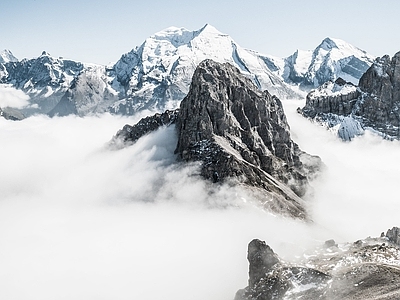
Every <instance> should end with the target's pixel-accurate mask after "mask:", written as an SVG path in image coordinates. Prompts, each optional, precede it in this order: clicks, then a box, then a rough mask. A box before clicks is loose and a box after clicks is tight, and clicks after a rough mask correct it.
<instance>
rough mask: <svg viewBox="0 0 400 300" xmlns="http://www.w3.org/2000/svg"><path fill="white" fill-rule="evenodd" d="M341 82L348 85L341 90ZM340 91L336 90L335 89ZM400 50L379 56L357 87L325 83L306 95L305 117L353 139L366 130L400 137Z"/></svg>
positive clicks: (385, 136)
mask: <svg viewBox="0 0 400 300" xmlns="http://www.w3.org/2000/svg"><path fill="white" fill-rule="evenodd" d="M338 85H341V86H343V87H345V88H341V89H338V88H337V86H338ZM334 89H336V90H337V91H336V92H334V91H333V90H334ZM399 109H400V52H398V53H396V54H395V55H394V56H393V58H392V59H390V57H389V56H387V55H386V56H383V57H382V58H377V59H376V60H375V62H374V64H373V65H372V66H371V67H370V68H369V69H368V70H367V71H366V72H365V74H363V76H362V77H361V78H360V82H359V85H358V87H355V86H352V87H351V86H350V84H349V83H343V80H342V81H341V83H340V84H339V83H337V82H336V83H335V85H334V86H333V85H332V83H331V84H325V85H322V86H321V87H319V88H318V89H316V90H314V91H311V92H310V93H309V94H308V95H307V101H306V105H305V107H304V108H302V109H301V110H299V112H300V113H302V114H303V115H304V116H305V117H308V118H311V119H313V120H316V121H317V122H319V123H322V124H324V125H326V126H327V127H329V128H333V127H336V128H337V129H338V134H339V136H340V137H341V138H342V139H344V140H351V139H352V138H353V137H354V136H356V135H360V134H362V133H363V132H364V130H365V129H368V130H372V131H374V132H376V133H378V134H380V135H382V136H383V137H384V138H387V139H400V112H399V111H400V110H399Z"/></svg>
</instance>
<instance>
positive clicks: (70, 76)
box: [0, 24, 372, 115]
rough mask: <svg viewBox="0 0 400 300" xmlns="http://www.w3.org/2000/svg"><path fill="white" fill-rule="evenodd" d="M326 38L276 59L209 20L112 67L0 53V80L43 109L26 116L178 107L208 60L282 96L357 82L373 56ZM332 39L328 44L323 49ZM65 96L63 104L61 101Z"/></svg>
mask: <svg viewBox="0 0 400 300" xmlns="http://www.w3.org/2000/svg"><path fill="white" fill-rule="evenodd" d="M324 44H325V46H324V47H322V46H321V47H319V48H318V49H317V50H311V51H300V50H298V51H296V52H295V53H294V54H293V55H292V56H290V57H288V58H276V57H272V56H269V55H264V54H260V53H258V52H256V51H253V50H247V49H244V48H242V47H240V45H238V44H237V43H236V42H235V41H234V40H233V39H232V38H231V37H230V36H229V35H228V34H225V33H221V32H220V31H218V30H217V29H216V28H215V27H213V26H212V25H210V24H206V25H205V26H203V27H202V28H200V29H199V30H194V31H191V30H188V29H186V28H183V27H181V28H179V27H169V28H167V29H164V30H162V31H160V32H157V33H155V34H154V35H152V36H150V37H149V38H147V39H146V40H145V41H144V42H143V43H142V44H141V45H139V46H136V47H134V48H133V49H132V50H131V51H129V52H128V53H126V54H123V55H122V56H121V58H120V59H119V60H118V61H117V62H116V63H115V64H114V65H110V66H107V67H104V66H98V65H95V64H87V63H80V62H76V61H72V60H66V59H57V58H53V57H51V55H50V54H49V53H47V52H45V51H44V52H43V53H42V55H41V56H40V57H37V58H34V59H24V60H23V62H19V63H17V64H16V65H15V66H13V65H12V64H7V62H9V61H15V62H17V60H16V58H15V59H14V58H10V56H9V55H8V58H7V59H5V60H6V61H5V62H2V61H1V60H0V63H1V66H0V83H6V84H12V85H13V87H15V88H17V89H20V90H22V91H23V92H25V93H27V94H28V95H29V96H30V98H31V104H33V106H31V107H34V106H38V108H37V109H36V110H31V111H24V113H26V114H27V115H30V114H32V113H46V114H48V113H49V112H50V111H52V113H51V114H53V113H54V112H56V114H61V115H63V114H69V113H78V114H79V115H85V114H88V113H101V112H104V111H108V112H111V113H117V114H124V115H132V114H135V113H136V112H138V111H139V110H144V109H148V110H151V111H154V112H162V111H164V110H165V109H175V108H177V107H179V103H180V102H181V101H182V99H183V98H184V97H185V96H186V94H187V93H188V91H189V85H190V82H191V77H192V76H193V73H194V70H195V69H196V67H197V66H198V64H199V63H200V62H201V61H203V60H205V59H212V60H214V61H217V62H220V63H225V62H228V63H230V64H232V65H234V66H235V67H237V68H238V69H239V70H240V71H241V73H242V74H244V75H246V76H247V77H248V78H250V79H251V80H252V81H253V83H254V84H255V85H256V86H257V87H258V89H260V90H268V91H269V92H270V93H271V94H272V95H276V96H278V97H279V98H280V99H286V98H302V97H304V96H305V93H304V91H301V90H300V91H299V86H300V89H303V90H305V91H307V92H308V91H309V90H310V89H311V88H314V87H317V86H319V85H321V84H323V83H324V82H326V81H328V80H333V81H334V80H335V79H336V78H337V77H342V78H344V79H345V80H346V81H351V82H353V83H357V82H358V79H359V78H360V77H361V75H362V74H363V72H364V71H365V70H366V69H367V68H368V67H369V65H370V64H371V63H372V61H370V60H369V56H368V55H366V54H365V53H363V54H360V51H358V50H357V49H356V48H355V47H353V48H352V47H344V48H343V47H342V46H341V45H342V44H343V43H341V42H339V40H337V39H329V40H328V39H326V40H325V42H324ZM333 44H335V45H336V46H337V47H338V48H336V47H333ZM329 45H330V46H329ZM328 46H329V47H330V48H331V49H330V50H329V51H327V50H324V49H323V48H325V49H328V48H329V47H328ZM343 49H347V50H346V51H344V50H343ZM335 53H336V54H335ZM3 60H4V59H3ZM61 66H62V67H61ZM77 66H78V67H77ZM80 66H81V67H80ZM17 73H18V74H17ZM33 73H35V76H34V77H32V74H33ZM78 77H79V78H78ZM49 78H50V80H49ZM57 78H58V79H57ZM59 79H61V80H59ZM67 92H68V94H66V93H67ZM61 99H63V100H62V101H63V102H64V103H61V104H59V103H60V101H61ZM66 99H69V100H68V103H66V102H65V101H66ZM56 106H57V109H55V108H56ZM67 107H69V108H72V107H75V108H76V109H66V108H67ZM60 108H62V109H61V110H60ZM53 109H55V110H54V111H53Z"/></svg>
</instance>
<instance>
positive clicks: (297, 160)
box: [114, 59, 320, 219]
mask: <svg viewBox="0 0 400 300" xmlns="http://www.w3.org/2000/svg"><path fill="white" fill-rule="evenodd" d="M173 123H175V124H176V130H177V134H178V142H177V147H176V150H175V152H176V154H177V155H178V158H179V160H181V161H183V162H195V161H197V162H200V163H201V167H200V174H201V175H202V176H203V177H204V178H206V179H208V180H210V181H212V182H214V183H219V182H226V181H234V182H235V183H238V184H240V185H243V186H245V187H246V188H248V189H250V190H251V191H252V192H253V193H254V194H255V195H256V198H257V199H259V201H260V202H261V203H263V204H262V205H263V207H264V208H266V209H268V210H272V211H274V212H276V213H279V214H283V215H287V216H291V217H294V218H300V219H307V218H308V216H307V212H306V210H305V204H304V201H303V200H302V199H301V198H300V197H301V196H303V195H304V193H305V191H306V189H307V187H308V180H307V176H309V175H311V174H313V173H314V172H315V171H316V170H317V169H318V168H319V166H320V160H319V158H317V157H312V156H310V155H308V154H306V153H304V152H302V151H301V150H300V149H299V147H298V146H297V144H295V143H294V142H293V141H292V140H291V138H290V132H289V125H288V124H287V121H286V117H285V114H284V112H283V108H282V104H281V102H280V101H279V99H278V98H276V97H275V96H271V95H270V94H269V93H268V92H267V91H264V92H262V91H260V90H259V89H258V88H257V86H255V85H254V84H253V83H252V81H251V80H250V79H249V78H247V77H245V76H244V75H243V74H241V72H240V71H239V70H238V69H237V68H235V67H234V66H232V65H230V64H229V63H218V62H215V61H212V60H209V59H208V60H204V61H203V62H201V63H200V64H199V66H198V67H197V68H196V70H195V72H194V75H193V79H192V82H191V85H190V90H189V93H188V95H187V96H186V97H185V98H184V99H183V100H182V102H181V104H180V108H179V110H176V111H172V112H171V111H166V112H165V113H163V114H157V115H154V116H153V117H151V118H147V119H142V120H141V121H140V122H139V123H138V124H137V125H134V126H129V125H126V126H125V127H124V128H123V129H122V130H121V131H119V132H118V133H117V136H116V137H115V138H114V140H115V141H123V142H134V141H136V140H137V139H138V138H140V137H141V136H142V135H144V134H146V133H147V132H149V131H152V130H155V129H157V128H158V127H159V126H163V125H170V124H173ZM117 143H118V142H117ZM303 159H304V160H303ZM303 161H306V162H307V165H306V164H305V163H303Z"/></svg>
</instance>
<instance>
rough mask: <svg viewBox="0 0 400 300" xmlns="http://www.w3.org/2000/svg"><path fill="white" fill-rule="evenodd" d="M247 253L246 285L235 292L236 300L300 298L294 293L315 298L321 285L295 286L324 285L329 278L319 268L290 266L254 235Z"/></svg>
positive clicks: (319, 292) (319, 293)
mask: <svg viewBox="0 0 400 300" xmlns="http://www.w3.org/2000/svg"><path fill="white" fill-rule="evenodd" d="M247 253H248V254H247V259H248V261H249V285H248V286H247V287H246V288H245V289H242V290H239V291H238V292H237V293H236V296H235V300H252V299H257V300H270V299H284V297H290V298H288V299H299V298H296V297H298V296H302V294H304V295H306V296H308V297H309V298H307V299H316V298H317V296H321V295H322V293H321V291H320V289H315V290H314V291H309V293H303V291H302V289H300V291H299V292H296V291H295V289H296V287H297V286H307V285H310V286H316V285H319V286H326V285H327V283H328V280H329V279H330V276H329V275H327V274H325V273H323V272H320V271H318V270H315V269H312V268H304V267H292V266H290V265H289V264H286V263H284V262H282V261H281V260H280V259H279V257H278V256H277V255H276V254H275V253H274V251H273V250H272V249H271V248H270V247H269V246H268V245H267V244H266V243H265V242H263V241H260V240H257V239H254V240H253V241H251V242H250V244H249V247H248V252H247ZM290 290H292V291H291V292H290ZM306 290H307V289H306ZM291 296H294V298H293V297H291ZM311 297H312V298H311ZM314 297H315V298H314Z"/></svg>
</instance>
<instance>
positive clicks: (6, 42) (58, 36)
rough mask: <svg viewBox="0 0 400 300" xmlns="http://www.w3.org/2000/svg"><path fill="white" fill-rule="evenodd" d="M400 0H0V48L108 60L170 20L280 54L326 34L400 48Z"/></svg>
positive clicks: (381, 50)
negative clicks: (213, 30)
mask: <svg viewBox="0 0 400 300" xmlns="http://www.w3.org/2000/svg"><path fill="white" fill-rule="evenodd" d="M399 14H400V1H392V0H381V1H379V2H378V1H370V0H353V1H343V0H336V1H321V0H319V1H317V0H301V1H289V0H280V1H277V0H248V1H246V2H244V1H238V0H231V1H209V0H203V1H190V2H189V1H182V0H172V1H165V0H164V1H160V0H153V1H128V0H113V1H111V0H108V1H105V0H96V1H94V0H87V1H84V0H80V1H79V0H69V1H58V0H52V1H50V0H2V4H1V9H0V21H1V23H2V25H3V26H2V28H3V30H2V32H1V35H0V49H1V50H2V49H9V50H11V51H12V52H13V53H14V55H15V56H17V57H18V58H19V59H22V58H25V57H26V58H32V57H37V56H39V55H40V53H41V52H42V51H43V50H46V51H48V52H49V53H50V54H51V55H53V56H63V57H65V58H70V59H75V60H80V61H84V62H93V63H101V64H107V63H109V62H114V61H116V60H118V59H119V57H120V56H121V54H123V53H126V52H128V51H129V50H131V49H132V48H134V47H135V46H138V45H140V44H141V43H142V42H143V41H144V40H145V39H146V38H147V37H148V36H150V35H152V34H154V33H155V32H157V31H160V30H162V29H164V28H166V27H169V26H177V27H185V28H187V29H189V30H197V29H200V28H201V27H202V26H203V25H204V24H206V23H209V24H211V25H213V26H214V27H216V28H217V29H218V30H220V31H221V32H223V33H227V34H229V35H230V36H231V37H232V38H233V39H234V40H235V41H236V42H237V43H238V44H239V45H241V46H242V47H245V48H249V49H252V50H255V51H258V52H261V53H264V54H270V55H275V56H278V57H285V56H288V55H290V54H291V53H293V52H294V51H295V50H296V49H303V50H308V49H313V48H315V47H316V46H317V45H318V44H319V43H320V42H321V41H322V39H324V38H325V37H328V36H329V37H333V38H340V39H343V40H345V41H347V42H349V43H351V44H353V45H354V46H357V47H359V48H361V49H363V50H366V51H367V52H369V53H371V54H372V55H375V56H382V55H384V54H389V55H391V56H392V55H393V54H394V53H396V52H397V51H400V38H399V37H398V32H399V29H400V18H399Z"/></svg>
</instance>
